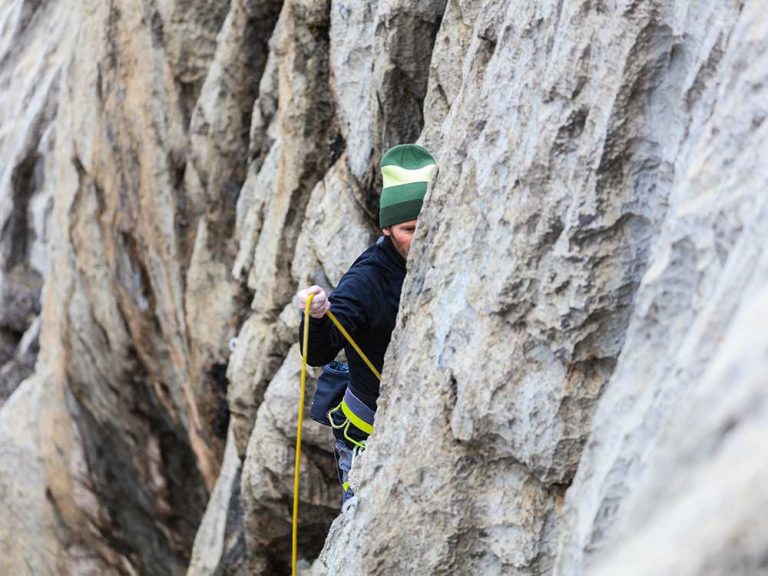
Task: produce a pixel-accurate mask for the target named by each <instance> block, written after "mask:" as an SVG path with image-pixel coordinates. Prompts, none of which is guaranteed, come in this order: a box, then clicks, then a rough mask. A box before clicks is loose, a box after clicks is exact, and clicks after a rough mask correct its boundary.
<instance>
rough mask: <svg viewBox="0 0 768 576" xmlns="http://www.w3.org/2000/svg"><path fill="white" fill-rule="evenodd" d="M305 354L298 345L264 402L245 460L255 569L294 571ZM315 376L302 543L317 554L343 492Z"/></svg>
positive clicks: (303, 481) (306, 443) (305, 446)
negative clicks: (317, 408)
mask: <svg viewBox="0 0 768 576" xmlns="http://www.w3.org/2000/svg"><path fill="white" fill-rule="evenodd" d="M300 371H301V354H300V353H299V346H298V344H295V345H294V346H293V348H292V349H291V350H290V351H289V353H288V355H287V356H286V359H285V362H284V363H283V365H282V366H281V367H280V370H279V371H278V373H277V374H276V375H275V377H274V379H273V380H272V382H271V383H270V385H269V388H267V391H266V394H265V396H264V401H263V402H262V404H261V405H260V406H259V411H258V415H257V418H256V424H255V425H254V428H253V434H252V435H251V439H250V442H249V443H248V452H247V454H246V457H245V462H244V464H243V477H242V497H243V506H244V509H245V528H246V545H247V548H248V555H249V562H250V569H251V572H252V573H271V572H274V573H285V572H290V559H291V511H292V502H293V481H294V460H295V458H296V455H295V443H296V423H297V407H298V401H299V398H298V397H299V390H300V387H299V383H300ZM314 388H315V380H314V378H311V375H310V378H308V380H307V395H306V397H305V411H304V428H303V436H302V439H303V443H302V459H301V477H300V490H299V496H300V529H299V546H300V548H301V550H302V555H308V556H309V557H310V558H314V557H316V556H317V554H318V553H319V552H320V548H322V544H323V539H324V537H325V534H326V532H327V530H328V527H329V525H330V523H331V521H332V520H333V517H334V516H335V515H336V514H337V513H338V506H339V498H340V492H339V488H338V485H337V483H336V468H335V465H334V461H333V455H332V452H331V449H332V446H333V436H332V434H331V433H330V429H329V428H327V427H324V426H321V425H320V424H318V423H316V422H314V421H313V420H311V418H310V416H309V409H310V403H311V400H312V395H313V393H314Z"/></svg>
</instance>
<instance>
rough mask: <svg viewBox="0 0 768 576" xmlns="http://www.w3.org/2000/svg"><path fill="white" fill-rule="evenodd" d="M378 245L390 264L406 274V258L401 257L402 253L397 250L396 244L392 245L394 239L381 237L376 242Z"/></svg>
mask: <svg viewBox="0 0 768 576" xmlns="http://www.w3.org/2000/svg"><path fill="white" fill-rule="evenodd" d="M376 244H377V245H378V246H379V247H380V248H381V250H382V252H383V253H384V255H385V257H386V259H387V263H388V264H390V265H391V266H393V267H394V268H396V269H398V270H402V271H403V272H405V258H403V257H402V256H400V253H399V252H398V251H397V250H396V249H395V246H394V244H392V239H391V238H390V237H389V236H381V237H380V238H379V239H378V240H377V241H376Z"/></svg>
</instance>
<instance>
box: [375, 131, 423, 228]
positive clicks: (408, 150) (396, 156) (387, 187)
mask: <svg viewBox="0 0 768 576" xmlns="http://www.w3.org/2000/svg"><path fill="white" fill-rule="evenodd" d="M434 171H435V159H434V158H432V155H431V154H430V153H429V152H427V150H426V149H425V148H422V147H421V146H418V145H417V144H400V145H399V146H395V147H394V148H390V149H389V150H387V153H386V154H384V156H383V158H382V159H381V175H382V176H383V177H384V187H383V189H382V190H381V201H380V204H379V206H380V207H379V226H380V227H382V228H386V227H387V226H392V225H394V224H400V223H401V222H407V221H408V220H415V219H416V218H417V217H418V215H419V212H420V211H421V204H422V202H423V201H424V194H426V193H427V184H429V180H430V178H432V173H433V172H434Z"/></svg>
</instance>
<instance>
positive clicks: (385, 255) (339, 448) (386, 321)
mask: <svg viewBox="0 0 768 576" xmlns="http://www.w3.org/2000/svg"><path fill="white" fill-rule="evenodd" d="M435 167H436V166H435V160H434V158H432V156H431V155H430V153H429V152H427V150H426V149H424V148H422V147H421V146H418V145H415V144H401V145H399V146H395V147H393V148H390V149H389V150H388V151H387V153H386V154H384V156H383V157H382V159H381V173H382V176H383V181H384V182H383V188H382V192H381V200H380V208H379V226H380V227H381V230H382V233H383V236H381V237H380V238H379V239H378V240H377V241H376V243H375V244H373V245H372V246H371V247H369V248H368V249H367V250H366V251H365V252H363V253H362V254H361V255H360V257H358V258H357V260H355V262H354V263H353V264H352V266H351V267H350V268H349V270H348V271H347V272H346V274H344V276H342V278H341V280H339V284H338V286H336V289H335V290H333V292H331V294H330V296H327V295H326V293H325V291H324V290H323V289H322V288H321V287H319V286H311V287H309V288H305V289H304V290H301V291H299V292H298V293H297V294H296V297H295V299H294V302H295V303H296V305H297V306H298V308H299V309H300V310H302V311H303V310H304V307H305V304H306V301H307V298H308V297H309V295H310V294H314V295H315V296H314V298H313V299H312V302H311V305H310V306H311V308H310V321H309V324H310V326H309V347H308V354H307V356H308V357H307V362H308V363H309V364H310V365H311V366H322V365H325V364H328V363H329V362H331V361H333V360H334V358H335V357H336V355H337V354H338V352H339V350H341V348H342V347H344V350H345V352H346V356H347V360H348V362H349V385H348V387H347V388H346V391H344V392H343V399H342V400H341V403H338V402H339V400H338V399H337V400H336V402H337V403H338V404H336V405H332V406H330V408H332V409H331V410H330V411H329V413H328V419H329V420H330V425H331V426H332V427H333V429H334V430H333V431H334V436H335V438H336V442H335V446H334V456H335V457H336V465H337V469H338V473H339V482H340V483H341V486H342V505H344V504H345V503H347V502H348V499H349V498H351V497H352V496H353V494H352V491H351V490H350V489H349V484H348V474H349V470H350V469H351V467H352V462H353V459H354V456H355V454H356V453H357V452H358V451H359V450H361V449H364V447H365V442H366V440H367V438H368V436H369V434H370V433H371V432H373V419H374V414H375V413H376V401H377V399H378V397H379V378H378V377H377V375H375V374H374V373H373V372H372V371H371V370H370V368H368V366H366V364H365V363H364V361H363V359H362V358H361V357H360V356H359V355H358V354H357V353H356V352H355V351H354V349H353V348H352V347H351V346H350V345H349V344H348V343H347V342H346V341H345V339H344V337H343V335H342V334H341V333H340V332H339V330H337V329H336V327H335V326H334V325H333V324H332V323H331V322H330V320H329V319H328V317H327V316H326V312H327V310H328V309H330V310H331V312H332V313H333V314H334V315H335V316H336V318H337V319H338V320H339V322H340V323H341V325H342V326H344V328H346V330H347V331H348V332H349V333H350V335H351V336H352V338H353V339H354V340H355V341H356V342H357V343H358V345H359V346H360V348H361V350H362V351H363V353H364V354H365V355H366V356H367V357H368V358H369V359H370V361H371V363H372V364H373V365H374V366H375V367H376V369H377V370H378V371H379V372H381V370H382V367H383V365H384V354H385V353H386V351H387V346H388V345H389V341H390V338H391V336H392V330H393V329H394V328H395V321H396V318H397V311H398V308H399V305H400V292H401V290H402V287H403V280H404V279H405V271H406V268H405V262H406V259H407V258H408V252H409V250H410V247H411V240H412V239H413V235H414V232H415V230H416V219H417V217H418V215H419V212H420V210H421V206H422V202H423V199H424V195H425V193H426V191H427V184H428V183H429V180H430V178H431V177H432V173H433V172H434V170H435ZM303 324H304V323H303V320H302V328H301V329H300V330H299V341H300V342H301V339H302V333H303Z"/></svg>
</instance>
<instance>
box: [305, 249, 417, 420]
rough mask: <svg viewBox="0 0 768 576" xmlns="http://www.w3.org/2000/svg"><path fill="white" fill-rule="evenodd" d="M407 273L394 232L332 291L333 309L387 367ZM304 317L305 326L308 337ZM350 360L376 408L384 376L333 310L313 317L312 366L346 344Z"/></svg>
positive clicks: (359, 386)
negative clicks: (352, 343) (355, 346)
mask: <svg viewBox="0 0 768 576" xmlns="http://www.w3.org/2000/svg"><path fill="white" fill-rule="evenodd" d="M404 279H405V259H403V257H402V256H400V254H399V253H398V252H397V250H395V247H394V246H393V245H392V241H391V239H390V238H389V237H388V236H382V237H381V238H379V239H378V241H377V242H376V244H374V245H373V246H371V247H370V248H368V249H367V250H366V251H365V252H363V253H362V254H361V255H360V257H359V258H358V259H357V260H355V262H354V264H352V266H351V267H350V268H349V270H348V271H347V273H346V274H344V276H342V278H341V280H339V285H338V286H337V287H336V289H335V290H334V291H333V292H332V293H331V294H330V296H329V297H328V299H329V301H330V303H331V312H333V314H334V315H335V316H336V318H337V319H338V320H339V322H341V325H342V326H344V328H345V329H346V330H347V332H349V334H350V335H351V336H352V338H354V339H355V342H357V344H358V346H360V348H361V349H362V350H363V352H365V354H366V356H368V358H369V359H370V361H371V362H372V363H373V365H374V366H375V367H376V369H377V370H378V371H379V372H381V370H382V368H383V366H384V354H385V353H386V351H387V346H389V341H390V339H391V337H392V330H394V328H395V321H396V320H397V311H398V309H399V307H400V292H401V291H402V289H403V280H404ZM303 330H304V321H303V318H302V323H301V328H300V329H299V342H300V343H301V342H302V336H303ZM342 346H343V347H344V350H345V352H346V354H347V361H348V362H349V376H350V388H351V389H352V392H353V393H354V394H355V396H357V397H358V398H359V399H360V400H362V401H363V402H364V403H365V404H366V405H367V406H369V407H370V408H371V409H372V410H376V400H377V399H378V397H379V381H378V379H377V378H376V376H375V375H374V374H373V372H371V369H370V368H368V366H366V364H365V362H363V359H362V358H360V356H358V354H357V352H355V351H354V349H353V348H352V346H350V345H349V343H347V341H346V339H345V338H344V336H343V335H342V334H341V332H339V331H338V330H337V328H336V327H335V326H334V325H333V323H332V322H331V321H330V320H329V319H328V317H327V316H323V317H322V318H311V317H310V320H309V350H308V353H307V362H308V363H309V364H310V366H323V365H324V364H327V363H328V362H330V361H331V360H333V359H334V358H335V357H336V355H337V354H338V353H339V350H341V348H342Z"/></svg>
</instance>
